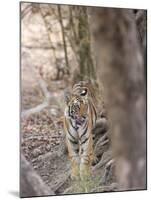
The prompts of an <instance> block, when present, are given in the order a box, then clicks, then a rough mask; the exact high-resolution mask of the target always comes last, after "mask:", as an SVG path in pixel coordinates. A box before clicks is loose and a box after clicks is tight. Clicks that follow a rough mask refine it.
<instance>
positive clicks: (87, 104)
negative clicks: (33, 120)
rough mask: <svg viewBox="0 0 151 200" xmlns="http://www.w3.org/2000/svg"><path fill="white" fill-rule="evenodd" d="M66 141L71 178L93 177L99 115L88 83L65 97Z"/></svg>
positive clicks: (82, 83) (77, 85) (78, 86)
mask: <svg viewBox="0 0 151 200" xmlns="http://www.w3.org/2000/svg"><path fill="white" fill-rule="evenodd" d="M65 102H66V106H65V110H64V130H65V141H66V145H67V149H68V155H69V159H70V161H71V178H72V179H79V178H80V179H81V180H83V179H85V178H89V177H91V175H92V169H91V164H92V161H93V159H94V152H93V135H92V129H93V128H94V126H95V124H96V119H97V113H96V107H95V103H94V96H93V94H92V90H91V89H90V86H89V83H88V82H87V81H80V82H79V83H77V84H75V85H74V86H73V88H72V91H71V93H68V94H66V96H65Z"/></svg>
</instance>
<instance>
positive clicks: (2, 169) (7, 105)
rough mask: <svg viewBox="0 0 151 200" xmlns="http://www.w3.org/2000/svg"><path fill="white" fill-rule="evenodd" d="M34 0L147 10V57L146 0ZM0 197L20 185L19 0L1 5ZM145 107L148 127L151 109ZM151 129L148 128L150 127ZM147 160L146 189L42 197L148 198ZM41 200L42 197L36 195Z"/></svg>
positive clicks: (11, 193)
mask: <svg viewBox="0 0 151 200" xmlns="http://www.w3.org/2000/svg"><path fill="white" fill-rule="evenodd" d="M35 2H48V3H49V2H50V3H65V4H78V5H79V4H80V5H93V6H108V7H125V8H143V9H146V8H147V9H148V31H149V32H148V50H149V53H148V58H149V55H150V52H151V51H150V46H151V45H150V44H151V40H150V38H149V36H150V35H151V32H150V28H151V26H150V25H151V20H150V14H149V12H150V11H151V7H150V5H149V1H148V0H143V1H138V0H137V1H134V0H133V1H132V0H122V1H121V0H101V1H100V0H95V1H94V0H81V1H80V0H72V1H71V0H57V1H55V0H54V1H50V0H41V1H39V0H36V1H35ZM0 48H1V51H0V62H1V63H0V199H10V200H11V199H17V198H18V197H16V196H15V195H14V194H15V193H17V192H18V188H19V1H18V0H11V1H8V0H3V1H1V4H0ZM150 74H151V73H150V67H149V62H148V104H149V102H151V99H150V91H151V90H150V89H149V88H150V83H151V80H150V77H149V75H150ZM149 107H150V106H148V126H149V124H151V116H150V115H151V114H150V113H151V112H150V110H149ZM149 130H150V129H149ZM149 130H148V155H150V149H151V148H150V136H149V135H150V133H149ZM148 158H149V156H148ZM150 168H151V163H150V159H148V175H149V178H148V191H137V192H116V193H101V194H90V195H80V196H77V195H72V196H60V197H59V196H57V197H56V196H55V197H45V199H50V198H51V199H52V200H53V199H56V198H57V199H60V200H62V199H77V198H80V199H81V200H82V199H96V200H98V199H100V198H102V199H104V200H106V199H112V200H114V199H116V200H118V199H121V198H122V200H127V199H130V198H133V199H135V198H136V199H137V200H140V199H141V200H142V199H145V198H146V199H148V197H149V194H150V193H151V192H150V189H151V187H150V181H149V179H150V177H151V176H150V171H149V169H150ZM29 199H31V198H29ZM37 199H42V198H37Z"/></svg>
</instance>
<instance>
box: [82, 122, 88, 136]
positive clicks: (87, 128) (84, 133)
mask: <svg viewBox="0 0 151 200" xmlns="http://www.w3.org/2000/svg"><path fill="white" fill-rule="evenodd" d="M86 124H87V123H86ZM87 130H88V126H87V127H86V129H85V130H84V132H83V133H82V135H81V136H80V139H81V138H82V137H83V136H84V135H85V134H86V132H87Z"/></svg>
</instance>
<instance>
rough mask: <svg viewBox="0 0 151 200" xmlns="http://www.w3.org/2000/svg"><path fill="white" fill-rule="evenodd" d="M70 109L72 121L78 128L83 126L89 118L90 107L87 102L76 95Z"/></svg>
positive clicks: (71, 101)
mask: <svg viewBox="0 0 151 200" xmlns="http://www.w3.org/2000/svg"><path fill="white" fill-rule="evenodd" d="M68 108H69V113H68V114H69V116H70V118H71V120H72V121H74V123H75V124H76V125H77V126H81V125H82V124H83V123H84V122H85V119H86V117H87V109H88V106H87V103H86V102H85V100H84V99H83V98H81V96H78V95H74V96H73V97H72V98H71V100H70V102H69V104H68Z"/></svg>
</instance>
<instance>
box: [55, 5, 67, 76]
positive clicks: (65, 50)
mask: <svg viewBox="0 0 151 200" xmlns="http://www.w3.org/2000/svg"><path fill="white" fill-rule="evenodd" d="M57 7H58V15H59V22H60V26H61V33H62V41H63V48H64V55H65V61H66V68H67V74H69V61H68V53H67V44H66V39H65V33H64V26H63V21H62V13H61V7H60V5H58V6H57Z"/></svg>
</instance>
